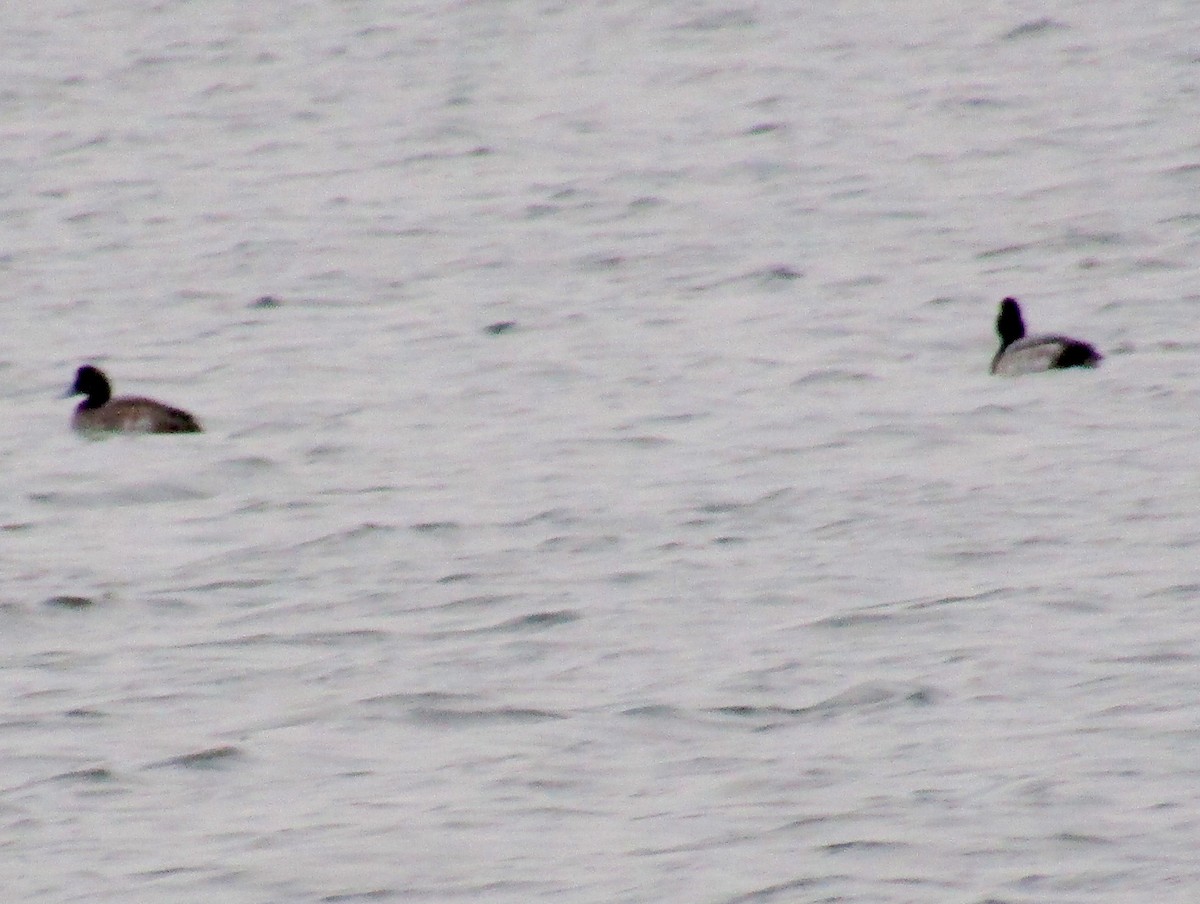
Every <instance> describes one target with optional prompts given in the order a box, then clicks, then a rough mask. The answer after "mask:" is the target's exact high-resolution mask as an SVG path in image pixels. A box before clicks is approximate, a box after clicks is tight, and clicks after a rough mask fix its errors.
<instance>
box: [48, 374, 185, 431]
mask: <svg viewBox="0 0 1200 904" xmlns="http://www.w3.org/2000/svg"><path fill="white" fill-rule="evenodd" d="M74 395H82V396H84V399H83V401H82V402H80V403H79V405H78V407H77V408H76V409H75V414H74V416H73V417H72V418H71V426H72V427H73V428H74V429H75V430H78V431H80V432H81V433H97V432H107V433H200V432H201V427H200V422H199V421H197V420H196V419H195V418H194V417H193V416H192V415H190V414H189V413H188V412H186V411H184V410H182V409H180V408H174V407H172V406H170V405H164V404H163V403H162V402H156V401H155V400H154V399H147V398H143V397H141V396H117V397H115V398H114V397H113V394H112V385H111V384H110V383H109V382H108V377H106V376H105V375H104V372H103V371H102V370H100V369H99V368H98V367H93V366H92V365H90V364H85V365H84V366H83V367H81V368H79V370H78V371H76V372H75V382H74V383H73V384H71V388H70V389H68V390H67V397H70V396H74Z"/></svg>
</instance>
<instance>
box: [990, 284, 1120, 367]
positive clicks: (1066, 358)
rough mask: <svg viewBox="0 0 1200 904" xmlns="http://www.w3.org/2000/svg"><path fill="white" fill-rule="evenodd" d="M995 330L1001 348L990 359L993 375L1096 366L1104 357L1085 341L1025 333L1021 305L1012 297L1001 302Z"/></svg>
mask: <svg viewBox="0 0 1200 904" xmlns="http://www.w3.org/2000/svg"><path fill="white" fill-rule="evenodd" d="M996 332H997V333H999V334H1000V350H999V351H998V352H996V356H995V357H994V358H992V373H994V374H1003V375H1005V376H1015V375H1017V374H1032V373H1039V372H1041V371H1044V370H1062V369H1064V368H1067V367H1095V366H1096V365H1097V364H1099V363H1100V359H1101V358H1102V357H1103V355H1101V354H1100V353H1099V352H1098V351H1096V349H1094V348H1093V347H1092V346H1091V345H1089V344H1088V343H1086V342H1081V341H1079V340H1078V339H1071V338H1070V337H1068V336H1026V335H1025V321H1024V320H1023V319H1022V317H1021V306H1020V305H1019V304H1017V300H1016V299H1015V298H1006V299H1004V301H1002V302H1000V314H999V316H998V317H997V318H996Z"/></svg>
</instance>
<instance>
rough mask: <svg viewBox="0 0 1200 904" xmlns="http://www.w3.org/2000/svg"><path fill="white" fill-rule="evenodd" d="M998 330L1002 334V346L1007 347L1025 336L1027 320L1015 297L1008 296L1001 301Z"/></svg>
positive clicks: (997, 319) (997, 323)
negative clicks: (1023, 317) (1023, 316)
mask: <svg viewBox="0 0 1200 904" xmlns="http://www.w3.org/2000/svg"><path fill="white" fill-rule="evenodd" d="M996 332H997V333H999V334H1000V347H1001V348H1007V347H1008V346H1010V345H1012V344H1013V343H1014V342H1016V341H1017V340H1018V339H1023V338H1025V321H1024V320H1022V319H1021V306H1020V305H1019V304H1017V300H1016V299H1015V298H1006V299H1004V301H1002V302H1000V315H999V316H998V317H997V318H996Z"/></svg>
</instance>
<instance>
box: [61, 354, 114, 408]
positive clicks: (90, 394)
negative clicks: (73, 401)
mask: <svg viewBox="0 0 1200 904" xmlns="http://www.w3.org/2000/svg"><path fill="white" fill-rule="evenodd" d="M67 395H68V396H76V395H82V396H87V398H86V399H85V400H84V402H83V405H84V406H85V407H87V408H99V407H100V406H101V405H103V404H104V403H105V402H107V401H108V400H109V399H110V398H112V387H111V386H110V385H109V383H108V377H106V376H104V372H103V371H102V370H100V369H99V368H98V367H92V365H90V364H85V365H84V366H83V367H81V368H79V370H77V371H75V382H74V383H72V384H71V388H70V389H68V390H67Z"/></svg>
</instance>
